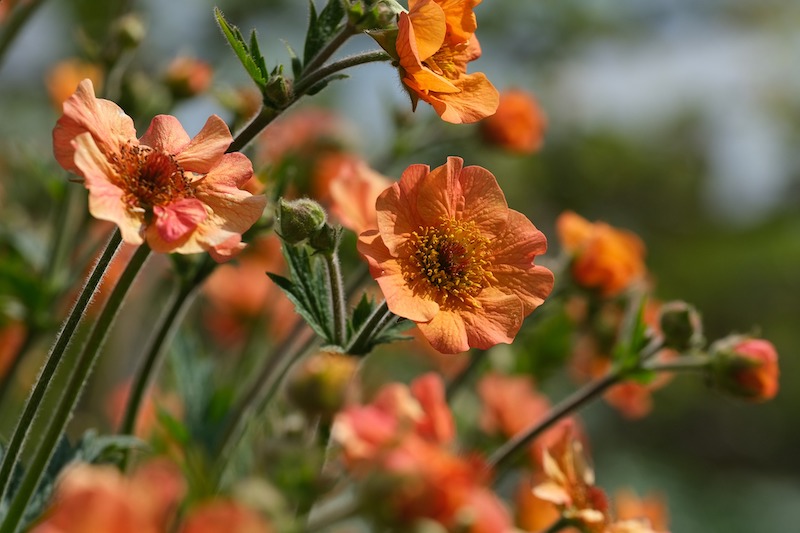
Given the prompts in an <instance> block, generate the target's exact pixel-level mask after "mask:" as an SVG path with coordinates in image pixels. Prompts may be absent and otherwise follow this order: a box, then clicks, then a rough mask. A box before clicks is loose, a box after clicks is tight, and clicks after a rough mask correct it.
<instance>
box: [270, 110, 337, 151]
mask: <svg viewBox="0 0 800 533" xmlns="http://www.w3.org/2000/svg"><path fill="white" fill-rule="evenodd" d="M349 128H350V126H349V125H348V124H347V123H345V121H344V119H342V117H340V116H339V115H337V114H336V113H333V112H332V111H329V110H327V109H321V108H314V107H305V108H301V109H298V110H296V111H293V112H291V113H287V114H285V115H282V116H281V117H280V118H278V119H277V120H275V121H274V122H272V123H271V124H270V125H269V126H267V128H266V129H265V130H264V131H263V132H262V133H261V135H259V136H258V144H257V147H256V148H257V150H256V160H257V161H258V162H260V163H261V164H270V165H275V164H277V163H279V162H280V161H281V160H282V159H285V158H286V157H292V156H296V157H298V158H302V159H305V158H307V157H308V156H310V155H315V154H319V153H320V152H324V151H326V150H332V151H334V152H336V151H341V150H342V149H343V148H344V147H345V146H346V145H347V144H348V143H349V139H350V132H349Z"/></svg>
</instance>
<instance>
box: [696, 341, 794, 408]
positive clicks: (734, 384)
mask: <svg viewBox="0 0 800 533" xmlns="http://www.w3.org/2000/svg"><path fill="white" fill-rule="evenodd" d="M711 353H712V356H713V358H714V362H713V365H712V368H711V370H712V376H711V378H712V383H713V385H714V386H715V387H717V388H719V389H721V390H723V391H725V392H728V393H730V394H734V395H736V396H739V397H741V398H745V399H747V400H751V401H755V402H761V401H766V400H770V399H772V398H774V397H775V395H776V394H777V393H778V377H779V374H780V369H779V367H778V352H777V351H776V350H775V346H773V344H772V343H771V342H769V341H767V340H764V339H752V338H748V337H740V336H734V337H729V338H727V339H723V340H721V341H718V342H717V343H715V344H714V346H712V349H711Z"/></svg>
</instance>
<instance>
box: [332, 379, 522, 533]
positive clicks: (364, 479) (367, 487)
mask: <svg viewBox="0 0 800 533" xmlns="http://www.w3.org/2000/svg"><path fill="white" fill-rule="evenodd" d="M331 436H332V439H333V440H334V441H335V442H337V443H338V444H339V445H340V446H341V448H342V452H343V460H344V464H345V466H346V468H347V469H348V470H349V471H350V472H351V473H352V474H353V476H354V477H355V478H356V479H357V480H359V481H360V483H361V484H362V487H363V498H365V505H366V506H367V508H370V509H374V510H375V511H376V514H378V515H379V516H378V517H379V518H382V519H384V520H388V522H389V523H391V524H392V525H393V526H395V527H397V526H400V525H404V526H410V524H413V523H414V522H415V521H416V520H418V519H421V518H427V519H431V520H435V521H437V522H439V523H440V524H441V525H442V526H444V527H445V528H446V530H447V531H469V532H473V533H495V532H497V533H503V532H507V531H511V519H510V517H509V515H508V512H507V511H506V509H505V508H504V506H503V505H502V503H501V502H500V500H499V499H498V498H497V497H496V496H495V495H494V494H493V493H492V492H491V491H490V490H489V489H488V488H487V487H486V486H485V483H486V482H487V481H488V480H487V478H486V473H485V468H484V465H483V463H482V461H480V460H477V459H470V458H467V457H462V456H458V455H456V454H454V453H452V452H451V451H450V450H449V449H448V448H449V446H450V445H451V444H452V442H453V439H454V437H455V427H454V425H453V419H452V414H451V413H450V410H449V407H448V406H447V403H446V401H445V397H444V385H443V384H442V381H441V379H440V378H439V377H438V376H437V375H435V374H426V375H424V376H421V377H419V378H417V379H416V380H414V381H413V382H412V383H411V385H410V387H407V386H405V385H401V384H397V383H392V384H389V385H386V386H384V387H383V388H382V389H381V390H380V391H379V392H378V394H377V396H376V397H375V400H374V401H373V402H372V403H371V404H369V405H365V406H351V407H349V408H347V409H345V410H344V411H343V412H341V413H339V415H337V417H336V419H335V421H334V424H333V429H332V431H331Z"/></svg>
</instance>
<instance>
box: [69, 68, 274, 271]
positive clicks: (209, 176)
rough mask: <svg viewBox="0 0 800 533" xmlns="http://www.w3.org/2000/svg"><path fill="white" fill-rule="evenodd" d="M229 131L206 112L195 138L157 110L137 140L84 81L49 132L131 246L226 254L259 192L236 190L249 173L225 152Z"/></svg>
mask: <svg viewBox="0 0 800 533" xmlns="http://www.w3.org/2000/svg"><path fill="white" fill-rule="evenodd" d="M232 140H233V139H232V137H231V134H230V131H228V127H227V126H226V125H225V122H223V121H222V119H220V118H219V117H217V116H216V115H213V116H211V117H210V118H209V119H208V121H207V122H206V124H205V126H204V127H203V129H202V130H201V131H200V133H198V134H197V136H196V137H195V138H194V139H189V136H188V135H187V134H186V132H185V131H184V130H183V127H182V126H181V125H180V123H179V122H178V120H177V119H176V118H175V117H171V116H168V115H158V116H157V117H155V118H154V119H153V121H152V122H151V123H150V127H149V128H148V130H147V131H146V132H145V134H144V135H143V136H142V138H141V139H138V140H137V139H136V131H135V130H134V127H133V121H132V120H131V118H130V117H128V116H127V115H125V114H124V113H123V112H122V110H121V109H120V108H119V107H118V106H117V105H116V104H114V103H113V102H110V101H108V100H102V99H97V98H96V97H95V94H94V88H93V87H92V82H91V81H89V80H84V81H82V82H81V84H80V85H79V86H78V90H77V91H76V92H75V94H74V95H72V96H71V97H70V98H69V99H68V100H67V101H66V102H65V103H64V115H63V116H62V117H61V118H60V119H59V120H58V123H57V124H56V127H55V129H54V130H53V145H54V148H55V156H56V160H57V161H58V162H59V164H60V165H61V166H62V167H64V168H65V169H66V170H69V171H70V172H74V173H75V174H78V175H79V176H81V178H83V183H84V185H85V186H86V188H87V189H89V211H90V212H91V213H92V215H93V216H95V217H96V218H99V219H101V220H110V221H112V222H114V223H115V224H117V226H119V228H120V231H121V232H122V238H123V240H124V241H125V242H128V243H130V244H141V243H143V242H145V241H146V242H147V244H148V245H149V246H150V247H151V248H152V249H153V250H155V251H156V252H177V253H182V254H189V253H198V252H202V251H204V250H205V251H208V252H209V253H210V254H211V255H212V256H213V257H214V258H215V259H217V260H220V261H221V260H224V259H227V258H230V257H231V256H232V255H234V254H235V253H237V252H239V251H240V250H241V249H242V248H243V247H244V244H243V243H242V242H241V237H242V235H241V234H242V233H243V232H244V231H246V230H247V229H248V228H249V227H250V226H252V225H253V224H254V223H255V222H256V221H257V220H258V219H259V217H260V216H261V213H262V211H263V209H264V205H265V203H266V198H264V197H263V196H252V195H251V194H250V193H248V192H246V191H243V190H241V189H240V187H241V186H242V185H244V184H245V183H246V182H247V180H249V179H250V177H251V176H252V175H253V167H252V165H251V164H250V161H249V160H248V159H247V157H245V156H244V155H243V154H241V153H232V154H226V153H225V150H226V149H227V148H228V146H229V145H230V143H231V141H232Z"/></svg>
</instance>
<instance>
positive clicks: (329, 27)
mask: <svg viewBox="0 0 800 533" xmlns="http://www.w3.org/2000/svg"><path fill="white" fill-rule="evenodd" d="M309 4H310V15H309V23H308V33H307V34H306V44H305V48H304V49H303V63H304V64H307V63H308V62H309V61H311V60H312V59H313V58H314V56H316V55H317V53H318V52H319V51H320V50H322V49H323V48H324V47H325V45H326V44H328V43H329V42H330V41H331V39H333V37H334V35H336V34H337V33H338V32H339V31H340V30H341V29H342V27H343V26H344V17H345V10H344V5H342V0H328V4H327V5H326V6H325V7H324V8H323V9H322V11H321V12H320V13H319V16H317V9H316V7H315V6H314V2H313V1H312V2H309Z"/></svg>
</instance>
